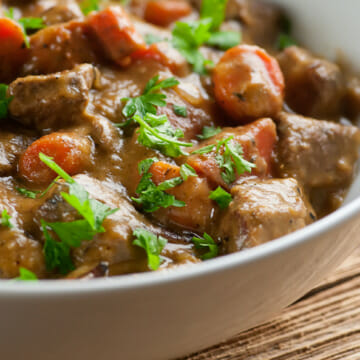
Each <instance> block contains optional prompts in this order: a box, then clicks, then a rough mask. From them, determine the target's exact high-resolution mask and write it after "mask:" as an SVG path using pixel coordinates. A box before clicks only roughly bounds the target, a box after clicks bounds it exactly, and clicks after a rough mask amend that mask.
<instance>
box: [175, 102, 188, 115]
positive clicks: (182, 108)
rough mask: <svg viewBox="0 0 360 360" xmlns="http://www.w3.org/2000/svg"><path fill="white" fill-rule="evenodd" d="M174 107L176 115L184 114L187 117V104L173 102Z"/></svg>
mask: <svg viewBox="0 0 360 360" xmlns="http://www.w3.org/2000/svg"><path fill="white" fill-rule="evenodd" d="M173 109H174V113H175V115H178V116H182V117H187V109H186V106H181V105H176V104H173Z"/></svg>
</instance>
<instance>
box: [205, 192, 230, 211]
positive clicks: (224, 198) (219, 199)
mask: <svg viewBox="0 0 360 360" xmlns="http://www.w3.org/2000/svg"><path fill="white" fill-rule="evenodd" d="M209 199H211V200H214V201H215V202H216V203H217V204H218V205H219V208H220V209H222V210H224V209H226V208H227V207H228V206H229V204H230V203H231V201H232V196H231V194H229V193H228V192H227V191H225V190H224V189H223V188H222V187H220V186H219V187H218V188H217V189H216V190H214V191H212V192H211V193H210V195H209Z"/></svg>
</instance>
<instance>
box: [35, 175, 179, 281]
mask: <svg viewBox="0 0 360 360" xmlns="http://www.w3.org/2000/svg"><path fill="white" fill-rule="evenodd" d="M74 179H75V180H76V181H77V183H79V184H81V185H83V186H84V187H85V188H86V190H87V191H88V192H89V194H90V197H91V198H93V199H97V200H99V201H101V202H103V203H105V204H106V205H108V206H109V207H110V208H113V209H114V208H118V209H119V210H118V211H117V212H116V213H114V214H112V215H110V216H109V217H108V218H106V220H105V221H104V223H103V227H104V229H105V232H104V233H99V234H97V235H95V237H94V239H93V240H91V241H84V242H83V243H82V245H81V246H80V247H79V248H76V249H73V251H72V258H73V261H74V263H75V266H76V268H80V267H84V266H86V267H87V268H94V267H96V266H97V264H100V263H102V262H106V263H107V264H108V265H109V271H110V274H115V273H116V274H120V273H128V272H138V271H146V270H147V258H146V253H145V251H144V250H143V249H141V248H139V247H137V246H134V245H133V244H132V242H133V240H134V237H133V231H134V230H135V229H137V228H143V229H146V230H148V231H152V232H153V233H155V234H158V235H159V234H162V233H163V230H162V229H160V228H158V227H155V226H153V225H152V224H151V223H150V222H149V221H148V220H147V219H146V218H145V217H144V216H143V215H142V214H140V213H139V212H137V211H136V209H135V208H134V207H133V206H132V205H131V204H130V203H129V201H128V200H127V199H126V197H125V196H124V195H122V194H121V193H120V192H118V191H116V190H114V189H111V188H110V187H108V186H107V185H105V184H104V183H102V182H101V181H99V180H96V179H93V178H91V177H89V176H87V175H77V176H75V177H74ZM61 191H66V188H65V187H63V186H61V185H58V186H56V187H55V188H54V189H53V190H52V191H50V192H49V193H48V195H47V196H46V197H45V199H44V203H43V204H42V205H41V206H40V207H39V208H38V209H37V211H36V212H35V215H34V218H35V222H36V223H39V222H40V219H44V220H45V221H47V222H68V221H74V220H77V219H79V215H78V214H77V212H76V211H75V210H74V209H73V208H72V207H70V205H69V204H68V203H66V202H65V201H64V199H63V198H62V197H61V195H60V192H61ZM162 235H163V236H165V237H167V235H166V234H162ZM165 255H166V254H165ZM166 256H168V255H166ZM169 256H170V255H169ZM174 261H176V259H174ZM169 262H171V257H170V259H169Z"/></svg>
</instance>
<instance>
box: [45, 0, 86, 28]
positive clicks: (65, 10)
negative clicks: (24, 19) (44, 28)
mask: <svg viewBox="0 0 360 360" xmlns="http://www.w3.org/2000/svg"><path fill="white" fill-rule="evenodd" d="M41 17H42V19H43V20H44V23H45V24H46V25H48V26H50V25H56V24H61V23H65V22H68V21H70V20H74V19H81V18H82V17H83V13H82V11H81V9H80V6H79V5H78V3H77V2H76V1H75V0H65V1H64V0H62V1H61V4H58V5H55V6H53V7H51V8H50V9H47V10H46V11H45V12H44V13H43V14H42V16H41Z"/></svg>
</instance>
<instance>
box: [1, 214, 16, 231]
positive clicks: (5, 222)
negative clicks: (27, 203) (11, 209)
mask: <svg viewBox="0 0 360 360" xmlns="http://www.w3.org/2000/svg"><path fill="white" fill-rule="evenodd" d="M10 220H11V216H10V215H9V213H8V211H7V210H6V209H4V210H3V211H2V213H1V220H0V222H1V226H4V227H7V228H9V229H12V228H13V227H14V225H13V224H12V223H11V222H10Z"/></svg>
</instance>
